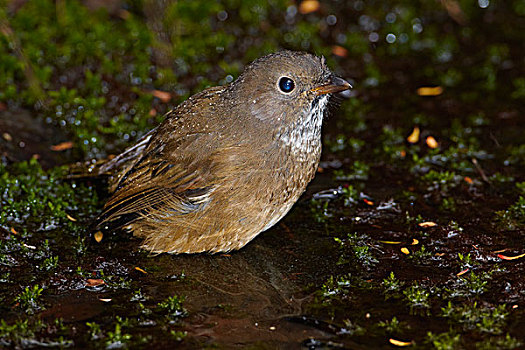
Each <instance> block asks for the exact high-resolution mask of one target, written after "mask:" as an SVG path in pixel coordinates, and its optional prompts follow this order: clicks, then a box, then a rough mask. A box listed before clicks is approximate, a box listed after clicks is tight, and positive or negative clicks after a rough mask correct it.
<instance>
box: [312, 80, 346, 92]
mask: <svg viewBox="0 0 525 350" xmlns="http://www.w3.org/2000/svg"><path fill="white" fill-rule="evenodd" d="M351 88H352V85H350V83H349V82H347V81H346V80H344V79H341V78H339V77H336V76H332V77H331V78H330V81H329V82H328V83H326V84H323V85H319V86H316V87H314V88H313V89H311V90H310V91H311V92H313V93H314V94H316V95H326V94H332V93H335V92H341V91H345V90H348V89H351Z"/></svg>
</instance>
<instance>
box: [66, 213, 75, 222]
mask: <svg viewBox="0 0 525 350" xmlns="http://www.w3.org/2000/svg"><path fill="white" fill-rule="evenodd" d="M66 217H67V218H68V219H69V220H71V221H73V222H75V221H77V219H75V218H74V217H72V216H71V215H69V214H66Z"/></svg>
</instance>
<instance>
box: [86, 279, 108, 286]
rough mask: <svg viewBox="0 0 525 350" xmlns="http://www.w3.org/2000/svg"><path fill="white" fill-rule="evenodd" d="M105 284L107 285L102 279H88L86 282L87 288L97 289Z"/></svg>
mask: <svg viewBox="0 0 525 350" xmlns="http://www.w3.org/2000/svg"><path fill="white" fill-rule="evenodd" d="M103 284H106V282H104V280H103V279H100V278H88V279H87V281H86V287H96V286H100V285H103Z"/></svg>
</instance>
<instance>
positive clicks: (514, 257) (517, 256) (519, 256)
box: [498, 253, 525, 260]
mask: <svg viewBox="0 0 525 350" xmlns="http://www.w3.org/2000/svg"><path fill="white" fill-rule="evenodd" d="M524 256H525V253H523V254H520V255H516V256H506V255H503V254H498V258H500V259H503V260H516V259H519V258H523V257H524Z"/></svg>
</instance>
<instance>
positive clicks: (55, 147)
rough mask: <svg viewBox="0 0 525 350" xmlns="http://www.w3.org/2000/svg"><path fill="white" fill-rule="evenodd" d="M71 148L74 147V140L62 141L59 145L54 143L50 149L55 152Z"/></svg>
mask: <svg viewBox="0 0 525 350" xmlns="http://www.w3.org/2000/svg"><path fill="white" fill-rule="evenodd" d="M71 148H73V142H71V141H66V142H61V143H59V144H58V145H52V146H50V147H49V149H50V150H52V151H55V152H60V151H65V150H68V149H71Z"/></svg>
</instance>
